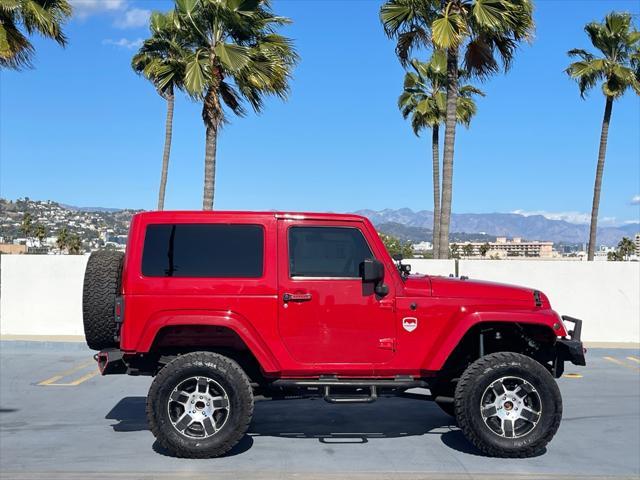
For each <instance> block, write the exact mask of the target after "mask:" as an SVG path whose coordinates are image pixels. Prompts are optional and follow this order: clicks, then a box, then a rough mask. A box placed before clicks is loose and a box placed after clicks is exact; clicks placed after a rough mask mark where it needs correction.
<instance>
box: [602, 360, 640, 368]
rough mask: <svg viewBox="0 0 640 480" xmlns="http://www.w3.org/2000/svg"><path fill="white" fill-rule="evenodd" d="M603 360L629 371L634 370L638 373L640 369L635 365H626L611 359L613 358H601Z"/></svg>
mask: <svg viewBox="0 0 640 480" xmlns="http://www.w3.org/2000/svg"><path fill="white" fill-rule="evenodd" d="M603 358H604V359H605V360H609V361H610V362H612V363H615V364H616V365H620V366H621V367H626V368H630V369H631V370H636V371H638V372H640V367H636V366H635V365H627V364H626V363H624V362H622V361H620V360H618V359H617V358H613V357H603Z"/></svg>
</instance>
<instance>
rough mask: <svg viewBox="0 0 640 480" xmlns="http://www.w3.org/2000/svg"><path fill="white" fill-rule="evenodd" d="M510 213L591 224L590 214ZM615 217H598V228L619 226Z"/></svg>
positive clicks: (539, 211) (525, 211)
mask: <svg viewBox="0 0 640 480" xmlns="http://www.w3.org/2000/svg"><path fill="white" fill-rule="evenodd" d="M511 213H516V214H518V215H524V216H525V217H530V216H532V215H542V216H543V217H545V218H548V219H549V220H564V221H565V222H569V223H574V224H577V225H588V224H589V223H591V214H590V213H583V212H547V211H545V210H533V211H529V210H514V211H512V212H511ZM620 223H621V222H620V221H618V219H617V217H598V226H599V227H613V226H617V225H620ZM623 223H635V220H632V221H626V222H623Z"/></svg>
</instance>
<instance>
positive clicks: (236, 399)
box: [146, 352, 253, 458]
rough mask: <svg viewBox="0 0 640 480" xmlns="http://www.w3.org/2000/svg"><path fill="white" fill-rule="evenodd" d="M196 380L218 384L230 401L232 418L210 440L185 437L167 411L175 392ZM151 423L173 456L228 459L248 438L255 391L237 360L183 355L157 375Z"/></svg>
mask: <svg viewBox="0 0 640 480" xmlns="http://www.w3.org/2000/svg"><path fill="white" fill-rule="evenodd" d="M193 376H205V377H208V378H210V379H213V380H215V381H216V382H217V383H218V384H220V385H221V386H222V387H223V388H224V390H225V391H226V393H227V395H228V397H229V416H228V418H227V420H226V422H225V423H224V425H223V426H222V427H221V429H220V430H219V431H218V432H217V433H216V434H214V435H213V436H211V437H209V438H204V439H196V438H192V437H188V436H187V435H184V434H182V433H180V432H178V430H177V429H176V428H175V427H174V426H173V424H172V423H171V419H170V417H169V409H168V407H167V405H168V402H169V398H170V396H171V393H172V391H173V390H174V388H176V387H177V386H178V385H179V384H180V383H181V382H182V381H184V380H186V379H188V378H190V377H193ZM146 410H147V420H148V422H149V426H150V428H151V431H152V432H153V435H154V436H155V437H156V439H157V440H158V442H159V443H160V445H162V447H164V448H165V449H166V450H168V451H169V452H171V453H173V454H174V455H176V456H178V457H183V458H213V457H219V456H221V455H224V454H225V453H227V452H228V451H229V450H231V449H232V448H233V447H234V446H235V445H236V444H237V443H238V442H239V441H240V440H241V439H242V437H243V436H244V434H245V433H246V431H247V429H248V428H249V423H251V418H252V416H253V390H252V388H251V384H250V383H249V378H248V377H247V375H246V374H245V373H244V371H243V370H242V368H241V367H240V365H238V364H237V363H236V362H235V361H234V360H231V359H230V358H227V357H224V356H222V355H219V354H217V353H211V352H193V353H188V354H186V355H181V356H179V357H177V358H176V359H174V360H172V361H171V362H170V363H168V364H167V365H166V366H165V367H164V368H162V370H160V372H159V373H158V375H156V377H155V379H154V380H153V383H152V384H151V387H150V388H149V394H148V396H147V408H146Z"/></svg>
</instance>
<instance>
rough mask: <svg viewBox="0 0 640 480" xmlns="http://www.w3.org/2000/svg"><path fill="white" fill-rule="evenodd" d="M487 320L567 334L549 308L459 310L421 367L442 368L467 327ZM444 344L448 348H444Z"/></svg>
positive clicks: (559, 335)
mask: <svg viewBox="0 0 640 480" xmlns="http://www.w3.org/2000/svg"><path fill="white" fill-rule="evenodd" d="M487 322H505V323H527V324H536V325H543V326H545V327H548V328H549V329H550V330H551V331H552V332H553V334H554V336H557V337H563V336H566V335H567V331H566V330H565V328H564V324H563V323H562V321H561V318H560V316H559V315H558V314H557V313H556V312H555V311H554V310H551V309H547V310H536V311H520V312H518V311H515V312H513V311H511V312H508V311H504V312H501V311H498V312H473V313H468V312H460V313H459V314H458V315H457V316H456V317H454V318H452V319H451V322H450V325H452V327H453V328H451V329H445V330H443V333H442V335H441V336H440V338H438V339H436V340H435V341H434V343H433V345H439V346H440V348H433V349H431V352H432V354H431V355H429V356H427V358H426V359H425V361H424V364H423V366H422V369H423V370H431V371H434V370H440V369H442V367H443V366H444V363H445V362H446V361H447V359H448V358H449V355H451V353H452V352H453V351H454V350H455V349H456V347H457V346H458V344H459V343H460V341H461V340H462V338H463V337H464V335H465V334H466V333H467V332H468V331H469V329H470V328H471V327H473V326H474V325H478V324H480V323H487ZM554 327H557V328H554ZM445 346H447V347H448V348H444V347H445Z"/></svg>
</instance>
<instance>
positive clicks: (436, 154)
mask: <svg viewBox="0 0 640 480" xmlns="http://www.w3.org/2000/svg"><path fill="white" fill-rule="evenodd" d="M439 135H440V126H439V125H434V126H433V127H432V128H431V151H432V157H433V258H440V251H439V245H440V151H439V148H440V140H439V138H438V137H439Z"/></svg>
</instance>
